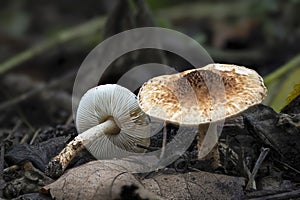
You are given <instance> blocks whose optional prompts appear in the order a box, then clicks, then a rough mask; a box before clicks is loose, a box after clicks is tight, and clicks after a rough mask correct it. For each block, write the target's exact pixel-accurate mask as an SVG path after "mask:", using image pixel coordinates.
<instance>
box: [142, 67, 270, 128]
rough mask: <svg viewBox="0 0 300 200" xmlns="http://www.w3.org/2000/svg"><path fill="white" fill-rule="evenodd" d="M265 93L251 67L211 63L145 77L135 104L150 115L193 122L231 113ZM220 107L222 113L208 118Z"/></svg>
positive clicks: (255, 100) (258, 101) (200, 121)
mask: <svg viewBox="0 0 300 200" xmlns="http://www.w3.org/2000/svg"><path fill="white" fill-rule="evenodd" d="M265 94H266V88H265V87H264V85H263V80H262V78H261V77H260V76H259V75H258V74H257V73H256V72H255V71H254V70H251V69H248V68H245V67H239V66H235V65H223V64H222V65H221V64H211V65H208V66H206V67H203V68H199V69H193V70H188V71H185V72H182V73H178V74H174V75H164V76H159V77H155V78H153V79H151V80H149V81H148V82H146V83H145V84H144V85H143V86H142V88H141V90H140V92H139V105H140V107H141V108H142V110H143V111H144V112H146V113H147V114H149V115H150V116H152V117H155V118H158V119H163V120H166V121H170V122H172V123H176V124H183V125H195V124H204V123H209V122H211V121H217V120H221V119H223V118H225V117H229V116H232V115H235V114H237V113H239V112H241V111H243V110H245V109H247V108H248V107H250V106H252V105H255V104H258V103H260V102H261V101H262V99H263V98H264V97H265ZM220 107H223V108H224V109H225V111H224V114H223V115H216V117H215V118H213V119H212V117H211V115H212V113H213V112H215V111H216V110H217V109H218V108H220Z"/></svg>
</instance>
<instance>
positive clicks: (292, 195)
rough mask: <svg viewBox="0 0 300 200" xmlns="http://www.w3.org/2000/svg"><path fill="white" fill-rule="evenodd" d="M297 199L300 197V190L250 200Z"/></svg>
mask: <svg viewBox="0 0 300 200" xmlns="http://www.w3.org/2000/svg"><path fill="white" fill-rule="evenodd" d="M296 197H300V190H294V191H290V192H284V193H279V194H273V195H268V196H262V197H258V198H252V199H249V200H265V199H273V200H275V199H277V200H279V199H289V198H296Z"/></svg>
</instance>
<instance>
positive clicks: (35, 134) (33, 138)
mask: <svg viewBox="0 0 300 200" xmlns="http://www.w3.org/2000/svg"><path fill="white" fill-rule="evenodd" d="M40 130H41V129H40V128H39V129H38V130H36V131H35V132H34V134H33V136H32V138H31V140H30V142H29V144H30V145H32V144H33V143H34V141H35V139H36V138H37V136H38V134H39V132H40Z"/></svg>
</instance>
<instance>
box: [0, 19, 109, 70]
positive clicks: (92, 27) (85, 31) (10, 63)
mask: <svg viewBox="0 0 300 200" xmlns="http://www.w3.org/2000/svg"><path fill="white" fill-rule="evenodd" d="M104 22H105V18H104V17H99V18H95V19H93V20H91V21H88V22H87V23H84V24H81V25H79V26H76V27H73V28H70V29H68V30H65V31H62V32H60V33H59V34H58V35H56V36H55V37H54V38H51V39H48V40H46V41H45V42H43V43H42V44H40V45H38V46H35V47H32V48H30V49H28V50H25V51H23V52H21V53H19V54H17V55H15V56H13V57H12V58H10V59H8V60H7V61H5V62H4V63H2V64H0V75H1V74H4V73H5V72H7V71H8V70H11V69H13V68H15V67H17V66H19V65H20V64H21V63H23V62H25V61H27V60H29V59H31V58H33V57H35V56H37V55H39V54H41V53H43V52H45V51H47V50H49V49H51V48H53V47H55V46H58V45H60V44H63V43H66V42H68V41H71V40H74V39H76V38H79V37H83V36H86V35H90V34H91V33H93V32H96V31H98V30H99V29H101V28H102V27H103V25H104Z"/></svg>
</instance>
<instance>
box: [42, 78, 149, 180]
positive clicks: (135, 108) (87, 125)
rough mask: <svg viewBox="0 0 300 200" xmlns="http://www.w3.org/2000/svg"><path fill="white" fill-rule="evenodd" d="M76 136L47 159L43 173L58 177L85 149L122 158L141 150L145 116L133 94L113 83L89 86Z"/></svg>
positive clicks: (101, 156) (146, 135) (79, 112)
mask: <svg viewBox="0 0 300 200" xmlns="http://www.w3.org/2000/svg"><path fill="white" fill-rule="evenodd" d="M76 127H77V130H78V133H79V135H78V136H77V137H75V138H74V140H72V141H71V142H70V143H69V144H68V145H67V146H66V147H65V148H64V149H63V150H62V151H61V153H60V154H59V155H57V156H56V157H55V158H53V159H52V161H50V162H49V164H48V166H47V169H46V173H47V174H48V175H49V176H51V177H58V176H60V175H61V174H62V173H63V171H64V170H65V168H66V167H67V165H68V163H69V162H70V161H71V160H72V159H73V158H74V157H75V156H76V154H77V153H78V152H79V151H80V150H82V149H84V148H86V149H87V150H88V151H89V152H90V153H91V154H92V155H93V156H94V157H95V158H97V159H113V158H122V157H125V156H128V155H130V153H131V152H135V153H142V152H144V151H145V149H143V148H140V147H138V145H141V146H146V147H148V146H149V143H150V139H149V136H150V125H149V118H148V116H147V115H146V114H145V113H144V112H143V111H141V109H140V108H139V105H138V102H137V98H136V96H135V95H134V94H133V93H132V92H131V91H129V90H128V89H126V88H124V87H121V86H119V85H115V84H107V85H101V86H98V87H95V88H92V89H90V90H89V91H87V92H86V93H85V95H84V96H83V97H82V99H81V101H80V103H79V106H78V110H77V114H76Z"/></svg>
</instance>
